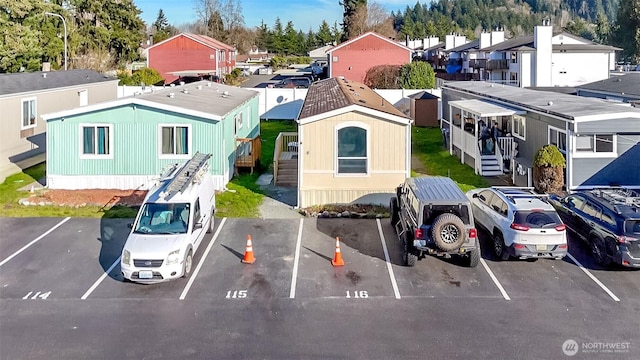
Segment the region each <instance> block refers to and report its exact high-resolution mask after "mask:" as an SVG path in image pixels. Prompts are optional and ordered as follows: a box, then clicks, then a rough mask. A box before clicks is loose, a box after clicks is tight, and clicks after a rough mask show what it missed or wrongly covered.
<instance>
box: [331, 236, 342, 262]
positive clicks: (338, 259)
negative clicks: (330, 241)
mask: <svg viewBox="0 0 640 360" xmlns="http://www.w3.org/2000/svg"><path fill="white" fill-rule="evenodd" d="M331 265H333V266H344V260H342V253H341V252H340V238H339V237H337V236H336V252H335V254H334V255H333V260H331Z"/></svg>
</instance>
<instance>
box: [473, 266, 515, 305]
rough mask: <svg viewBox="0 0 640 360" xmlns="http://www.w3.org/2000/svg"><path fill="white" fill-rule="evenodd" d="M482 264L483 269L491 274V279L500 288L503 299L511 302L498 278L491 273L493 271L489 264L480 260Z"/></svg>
mask: <svg viewBox="0 0 640 360" xmlns="http://www.w3.org/2000/svg"><path fill="white" fill-rule="evenodd" d="M480 263H481V264H482V267H484V269H485V270H486V271H487V273H488V274H489V277H491V280H493V283H494V284H496V286H497V287H498V290H500V293H501V294H502V297H504V299H505V300H511V298H510V297H509V295H508V294H507V292H506V291H505V290H504V288H503V287H502V284H500V281H498V278H496V276H495V275H493V271H491V269H489V265H487V263H486V262H485V261H484V259H482V258H481V259H480Z"/></svg>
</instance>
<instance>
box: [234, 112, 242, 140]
mask: <svg viewBox="0 0 640 360" xmlns="http://www.w3.org/2000/svg"><path fill="white" fill-rule="evenodd" d="M235 121H236V136H237V135H238V130H240V129H242V126H243V125H244V121H243V119H242V111H241V112H239V113H237V114H236V116H235Z"/></svg>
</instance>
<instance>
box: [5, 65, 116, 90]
mask: <svg viewBox="0 0 640 360" xmlns="http://www.w3.org/2000/svg"><path fill="white" fill-rule="evenodd" d="M105 81H118V79H117V78H115V77H111V76H107V75H103V74H100V73H98V72H96V71H93V70H66V71H36V72H21V73H11V74H0V96H6V95H13V94H20V93H26V92H33V91H41V90H50V89H57V88H64V87H69V86H80V85H88V84H94V83H101V82H105Z"/></svg>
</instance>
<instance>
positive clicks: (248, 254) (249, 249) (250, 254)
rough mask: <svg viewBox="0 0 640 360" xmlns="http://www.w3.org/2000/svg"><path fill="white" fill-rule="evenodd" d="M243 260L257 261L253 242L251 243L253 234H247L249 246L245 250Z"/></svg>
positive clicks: (246, 261)
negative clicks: (254, 255)
mask: <svg viewBox="0 0 640 360" xmlns="http://www.w3.org/2000/svg"><path fill="white" fill-rule="evenodd" d="M242 262H243V263H245V264H253V263H254V262H256V258H255V257H253V244H252V243H251V235H247V248H246V250H245V251H244V259H242Z"/></svg>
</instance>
